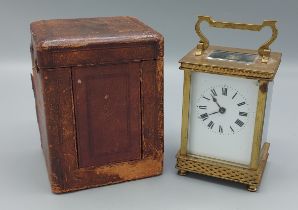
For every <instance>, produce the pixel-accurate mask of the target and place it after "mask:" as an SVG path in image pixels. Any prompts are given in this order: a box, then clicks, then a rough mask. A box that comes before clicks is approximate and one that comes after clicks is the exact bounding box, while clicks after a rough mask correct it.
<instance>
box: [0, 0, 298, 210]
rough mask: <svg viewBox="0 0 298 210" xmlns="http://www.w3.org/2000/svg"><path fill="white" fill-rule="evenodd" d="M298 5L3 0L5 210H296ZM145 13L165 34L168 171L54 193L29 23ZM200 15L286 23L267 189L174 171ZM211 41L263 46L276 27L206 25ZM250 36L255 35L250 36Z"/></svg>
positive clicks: (0, 146) (0, 188)
mask: <svg viewBox="0 0 298 210" xmlns="http://www.w3.org/2000/svg"><path fill="white" fill-rule="evenodd" d="M297 11H298V2H297V0H284V1H278V0H267V1H266V0H250V1H244V0H222V1H215V0H209V1H201V0H197V1H193V0H189V1H178V0H164V1H158V0H151V1H145V0H129V1H128V0H126V1H124V0H123V1H116V0H102V1H95V0H94V1H91V0H89V1H87V0H86V1H79V0H73V1H62V0H60V1H58V0H57V1H56V0H55V1H54V0H52V1H41V0H40V1H37V0H36V1H34V0H28V1H20V0H19V1H15V0H2V1H0V27H1V29H0V46H1V50H0V72H1V76H0V78H1V82H0V100H1V103H0V129H1V130H0V166H1V168H0V209H1V210H2V209H3V210H9V209H18V210H19V209H30V210H35V209H38V210H40V209H43V210H47V209H49V210H50V209H51V210H53V209H61V210H63V209H72V210H74V209H85V210H87V209H97V210H98V209H104V210H109V209H129V210H134V209H136V210H142V209H162V210H164V209H170V210H176V209H177V210H184V209H187V210H188V209H196V210H197V209H216V210H223V209H227V210H236V209H237V210H240V209H270V210H274V209H276V210H280V209H293V210H296V209H298V164H297V159H298V152H297V148H298V143H297V142H298V138H297V134H298V129H297V128H298V114H297V107H298V99H297V93H296V92H297V90H298V83H297V81H298V80H297V76H298V70H297V61H296V60H297V47H298V46H297V41H296V38H297V34H298V27H296V25H297V19H298V13H297ZM112 15H132V16H137V17H139V18H140V19H141V20H143V21H144V22H146V23H147V24H149V25H151V26H152V27H154V28H155V29H156V30H158V31H160V32H161V33H162V34H163V35H164V36H165V47H166V48H165V49H166V51H165V61H166V62H165V167H164V173H163V175H162V176H158V177H154V178H148V179H144V180H139V181H133V182H127V183H123V184H117V185H110V186H106V187H100V188H94V189H90V190H83V191H79V192H75V193H68V194H63V195H54V194H52V193H51V192H50V186H49V182H48V178H47V172H46V168H45V163H44V159H43V156H42V152H41V148H40V142H39V134H38V129H37V123H36V116H35V108H34V100H33V94H32V90H31V82H30V75H29V74H30V71H31V63H30V54H29V42H30V35H29V23H30V22H31V21H33V20H37V19H48V18H72V17H94V16H112ZM197 15H211V16H213V17H214V18H216V19H220V20H227V21H240V22H252V23H261V21H262V20H263V19H270V18H274V19H277V20H279V29H280V33H279V38H278V39H277V40H276V42H275V43H274V44H273V46H272V48H273V50H276V51H282V52H283V58H282V64H281V66H280V70H279V72H278V74H277V76H276V80H275V84H274V92H273V98H272V110H271V118H270V127H269V133H268V138H269V140H270V142H271V148H270V156H269V162H268V165H267V168H266V171H265V174H264V177H263V181H262V184H261V187H260V190H259V191H258V192H256V193H250V192H247V191H246V190H245V187H244V186H242V185H238V184H233V183H230V182H225V181H220V180H217V179H212V178H207V177H204V176H199V175H190V176H186V177H180V176H178V175H177V174H176V169H175V168H174V166H175V162H176V160H175V154H176V152H177V150H178V148H179V143H180V127H181V105H182V101H181V99H182V80H183V74H182V71H180V70H178V63H177V62H178V60H179V59H180V58H181V57H182V56H184V55H185V54H186V53H187V52H188V51H189V50H190V49H192V48H193V47H194V46H195V45H196V44H197V41H198V38H197V36H196V34H195V32H194V24H195V21H196V16H197ZM203 30H204V31H208V32H207V36H208V37H210V42H211V44H219V45H224V46H233V47H243V48H252V49H256V48H257V46H258V44H259V43H261V42H263V41H264V40H265V39H266V38H267V37H268V35H269V31H266V30H265V31H264V32H261V33H254V32H250V33H248V32H235V31H233V32H231V31H225V30H221V29H209V28H207V27H205V28H204V27H203ZM247 34H248V35H247Z"/></svg>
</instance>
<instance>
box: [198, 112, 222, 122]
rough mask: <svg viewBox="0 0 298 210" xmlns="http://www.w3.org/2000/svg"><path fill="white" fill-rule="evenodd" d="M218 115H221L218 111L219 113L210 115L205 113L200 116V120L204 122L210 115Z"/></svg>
mask: <svg viewBox="0 0 298 210" xmlns="http://www.w3.org/2000/svg"><path fill="white" fill-rule="evenodd" d="M217 113H219V111H217V112H212V113H210V114H208V113H204V114H201V115H200V118H201V119H202V120H203V121H204V120H206V119H207V118H208V117H209V116H210V115H213V114H217Z"/></svg>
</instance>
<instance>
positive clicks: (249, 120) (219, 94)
mask: <svg viewBox="0 0 298 210" xmlns="http://www.w3.org/2000/svg"><path fill="white" fill-rule="evenodd" d="M258 90H259V86H258V81H257V80H253V79H246V78H239V77H232V76H222V75H216V74H207V73H199V72H192V73H191V87H190V104H189V125H188V153H190V154H194V155H200V156H205V157H211V158H216V159H222V160H226V161H231V162H236V163H240V164H246V165H248V164H249V163H250V158H251V148H252V141H253V135H254V125H255V115H256V107H257V98H258Z"/></svg>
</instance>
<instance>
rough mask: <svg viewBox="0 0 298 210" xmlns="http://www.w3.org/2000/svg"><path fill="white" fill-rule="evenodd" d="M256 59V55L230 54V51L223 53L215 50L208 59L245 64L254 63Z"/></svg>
mask: <svg viewBox="0 0 298 210" xmlns="http://www.w3.org/2000/svg"><path fill="white" fill-rule="evenodd" d="M256 57H257V55H255V54H248V53H239V52H228V51H222V50H214V51H213V52H211V53H210V55H209V56H208V58H210V59H218V60H226V61H236V62H244V63H253V62H254V61H255V59H256Z"/></svg>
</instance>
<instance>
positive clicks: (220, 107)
mask: <svg viewBox="0 0 298 210" xmlns="http://www.w3.org/2000/svg"><path fill="white" fill-rule="evenodd" d="M211 97H212V100H213V101H214V102H215V103H216V105H217V106H218V107H219V110H218V111H219V113H221V114H223V113H225V112H226V108H224V107H222V106H220V105H219V104H218V102H217V99H216V98H215V97H214V96H213V95H211Z"/></svg>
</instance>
